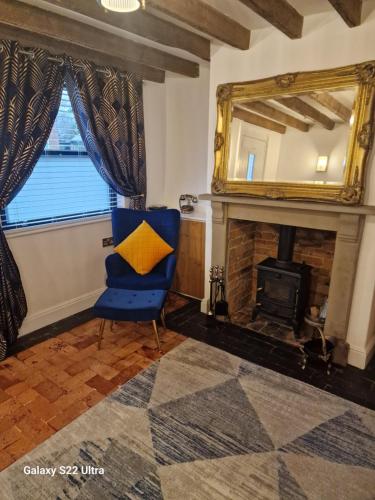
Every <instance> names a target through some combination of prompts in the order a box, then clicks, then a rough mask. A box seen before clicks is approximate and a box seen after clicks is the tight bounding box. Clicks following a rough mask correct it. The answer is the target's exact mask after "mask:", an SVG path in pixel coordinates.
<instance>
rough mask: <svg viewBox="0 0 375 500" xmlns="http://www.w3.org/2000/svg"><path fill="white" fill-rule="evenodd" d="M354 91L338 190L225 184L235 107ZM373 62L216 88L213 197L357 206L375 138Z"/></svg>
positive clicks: (288, 184)
mask: <svg viewBox="0 0 375 500" xmlns="http://www.w3.org/2000/svg"><path fill="white" fill-rule="evenodd" d="M351 86H358V93H357V96H356V102H355V106H354V112H355V119H354V123H353V126H352V129H351V133H350V136H349V139H348V153H347V168H346V169H345V177H344V181H343V184H341V185H338V184H337V185H330V184H328V185H323V184H307V183H292V182H279V181H275V182H263V181H262V182H260V181H254V182H246V181H241V180H228V178H227V172H228V160H229V149H230V125H231V121H232V109H233V106H234V104H235V103H240V102H241V101H244V100H246V101H249V100H259V99H262V98H267V99H272V98H273V97H279V96H284V95H296V94H303V93H306V92H310V91H318V90H323V91H336V90H343V89H345V88H347V87H351ZM374 94H375V61H368V62H365V63H362V64H355V65H351V66H344V67H340V68H335V69H328V70H322V71H308V72H298V73H286V74H283V75H278V76H274V77H270V78H265V79H262V80H255V81H249V82H239V83H227V84H222V85H219V86H218V88H217V94H216V97H217V123H216V134H215V146H214V152H215V168H214V174H213V180H212V185H211V189H212V193H213V194H223V193H230V194H238V195H247V196H253V197H262V198H270V199H292V200H309V201H321V202H331V203H341V204H351V205H356V204H360V203H361V202H362V198H363V193H364V181H365V167H366V162H367V159H368V156H369V152H370V150H371V147H372V144H373V136H374Z"/></svg>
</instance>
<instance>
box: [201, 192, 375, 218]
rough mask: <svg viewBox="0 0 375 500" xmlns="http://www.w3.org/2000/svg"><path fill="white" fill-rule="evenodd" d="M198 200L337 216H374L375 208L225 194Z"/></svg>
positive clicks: (206, 195)
mask: <svg viewBox="0 0 375 500" xmlns="http://www.w3.org/2000/svg"><path fill="white" fill-rule="evenodd" d="M199 199H200V200H210V201H211V202H219V203H231V204H235V205H253V206H258V207H271V208H285V209H293V210H303V211H306V210H310V211H314V212H320V213H322V212H326V213H327V212H334V213H338V214H355V215H375V206H370V205H334V204H330V203H318V202H306V201H290V200H267V199H263V198H252V197H250V196H239V195H236V196H228V195H225V194H209V193H205V194H200V195H199Z"/></svg>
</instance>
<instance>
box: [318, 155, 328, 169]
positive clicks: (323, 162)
mask: <svg viewBox="0 0 375 500" xmlns="http://www.w3.org/2000/svg"><path fill="white" fill-rule="evenodd" d="M327 168H328V156H318V161H317V162H316V171H317V172H327Z"/></svg>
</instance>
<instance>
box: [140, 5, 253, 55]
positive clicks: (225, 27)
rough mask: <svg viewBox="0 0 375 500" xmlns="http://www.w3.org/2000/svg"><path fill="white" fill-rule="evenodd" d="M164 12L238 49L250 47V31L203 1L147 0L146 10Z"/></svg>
mask: <svg viewBox="0 0 375 500" xmlns="http://www.w3.org/2000/svg"><path fill="white" fill-rule="evenodd" d="M150 9H151V12H158V11H159V12H162V13H164V14H167V15H168V16H171V17H174V18H175V19H178V20H179V21H182V22H183V23H185V24H188V25H189V26H191V27H192V28H194V29H197V30H198V31H201V32H202V33H205V34H207V35H209V36H210V37H212V38H216V39H218V40H221V41H222V42H224V43H227V44H228V45H232V46H233V47H236V48H238V49H242V50H247V49H248V48H249V46H250V31H249V30H248V29H246V28H244V27H243V26H242V25H241V24H239V23H237V22H236V21H234V20H233V19H231V18H230V17H228V16H226V15H224V14H222V13H221V12H220V11H219V10H216V9H214V8H213V7H211V6H210V5H208V4H207V3H205V2H203V1H202V0H183V1H182V0H147V2H146V10H147V11H148V10H150Z"/></svg>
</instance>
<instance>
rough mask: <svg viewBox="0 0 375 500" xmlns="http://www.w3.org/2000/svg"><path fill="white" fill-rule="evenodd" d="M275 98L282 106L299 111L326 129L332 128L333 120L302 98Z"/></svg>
mask: <svg viewBox="0 0 375 500" xmlns="http://www.w3.org/2000/svg"><path fill="white" fill-rule="evenodd" d="M275 100H276V101H277V102H279V103H280V104H282V105H283V106H285V107H287V108H289V109H292V110H293V111H295V112H296V113H299V114H300V115H302V116H304V117H305V118H311V119H312V120H314V121H315V122H319V123H320V124H321V125H323V127H324V128H326V129H328V130H332V129H333V128H334V126H335V122H334V121H333V120H331V119H330V118H328V116H326V115H324V114H323V113H321V112H320V111H318V110H317V109H316V108H313V107H312V106H310V104H307V103H306V102H305V101H302V99H299V98H298V97H283V98H281V99H275Z"/></svg>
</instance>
